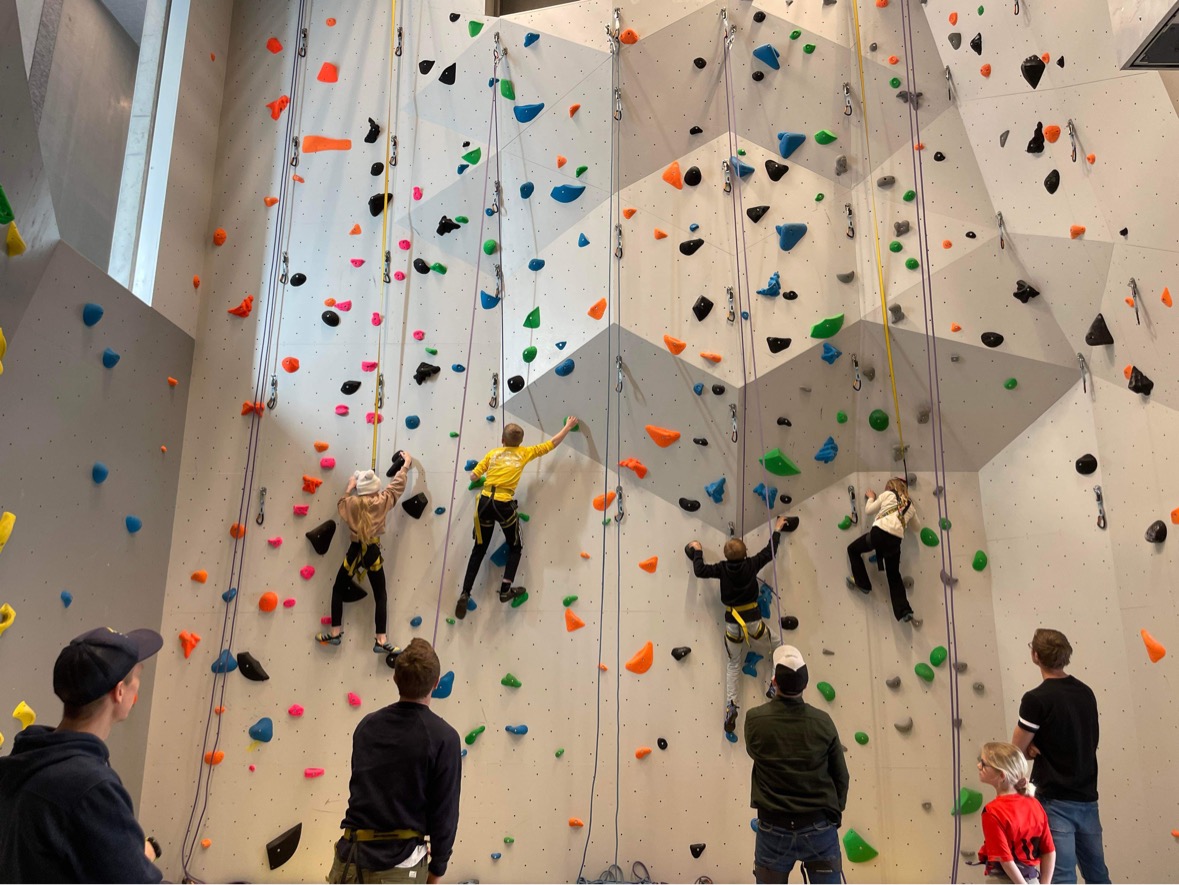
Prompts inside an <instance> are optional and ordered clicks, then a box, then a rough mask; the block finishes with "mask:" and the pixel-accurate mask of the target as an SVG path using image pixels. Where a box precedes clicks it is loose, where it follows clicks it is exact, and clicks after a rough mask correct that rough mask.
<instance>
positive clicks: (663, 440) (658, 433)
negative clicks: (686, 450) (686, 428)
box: [645, 424, 680, 449]
mask: <svg viewBox="0 0 1179 885" xmlns="http://www.w3.org/2000/svg"><path fill="white" fill-rule="evenodd" d="M645 429H646V431H647V435H648V436H650V437H651V439H652V440H654V442H655V445H657V446H659V447H660V448H661V449H666V448H667V447H668V446H670V445H671V444H672V443H674V442H675V441H676V440H678V439H679V438H680V432H679V431H678V430H668V429H667V428H666V427H656V426H655V425H654V424H648V425H646V427H645Z"/></svg>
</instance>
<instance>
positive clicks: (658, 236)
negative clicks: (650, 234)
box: [655, 228, 667, 240]
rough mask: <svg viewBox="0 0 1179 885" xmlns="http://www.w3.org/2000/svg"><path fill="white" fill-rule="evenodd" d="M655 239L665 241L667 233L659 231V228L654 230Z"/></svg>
mask: <svg viewBox="0 0 1179 885" xmlns="http://www.w3.org/2000/svg"><path fill="white" fill-rule="evenodd" d="M655 239H657V240H666V239H667V231H665V230H660V229H659V228H655Z"/></svg>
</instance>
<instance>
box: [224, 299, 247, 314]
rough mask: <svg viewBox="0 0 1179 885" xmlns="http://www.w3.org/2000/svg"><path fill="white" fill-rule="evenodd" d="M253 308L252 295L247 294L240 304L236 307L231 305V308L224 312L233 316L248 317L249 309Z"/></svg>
mask: <svg viewBox="0 0 1179 885" xmlns="http://www.w3.org/2000/svg"><path fill="white" fill-rule="evenodd" d="M253 309H254V296H253V295H247V296H246V297H245V298H243V299H242V303H241V304H239V305H238V306H237V307H231V308H229V309H227V310H226V311H225V312H226V313H231V314H233V315H234V316H235V317H248V316H249V315H250V311H252V310H253Z"/></svg>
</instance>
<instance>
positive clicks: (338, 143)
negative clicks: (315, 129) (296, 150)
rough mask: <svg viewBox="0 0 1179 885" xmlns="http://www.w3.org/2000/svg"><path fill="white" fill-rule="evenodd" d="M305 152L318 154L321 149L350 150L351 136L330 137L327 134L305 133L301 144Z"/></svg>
mask: <svg viewBox="0 0 1179 885" xmlns="http://www.w3.org/2000/svg"><path fill="white" fill-rule="evenodd" d="M301 147H302V149H303V153H305V154H316V153H319V152H320V151H350V150H352V139H351V138H328V137H327V136H326V135H304V136H303V143H302V145H301Z"/></svg>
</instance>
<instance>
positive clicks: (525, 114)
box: [512, 101, 544, 123]
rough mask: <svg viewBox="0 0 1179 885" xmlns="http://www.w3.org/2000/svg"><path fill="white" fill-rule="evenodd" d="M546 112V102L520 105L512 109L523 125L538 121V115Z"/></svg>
mask: <svg viewBox="0 0 1179 885" xmlns="http://www.w3.org/2000/svg"><path fill="white" fill-rule="evenodd" d="M543 110H544V102H543V101H540V102H537V103H536V104H518V105H516V106H515V107H514V108H512V113H513V114H515V115H516V120H517V121H519V122H521V123H530V122H532V121H533V120H535V119H536V115H537V114H539V113H540V112H541V111H543Z"/></svg>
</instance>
